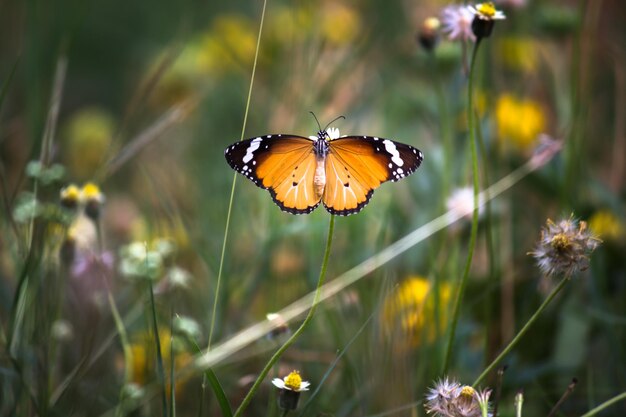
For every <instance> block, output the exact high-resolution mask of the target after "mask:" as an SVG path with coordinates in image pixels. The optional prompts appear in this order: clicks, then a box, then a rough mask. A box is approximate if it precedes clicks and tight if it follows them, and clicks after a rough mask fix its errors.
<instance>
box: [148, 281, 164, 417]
mask: <svg viewBox="0 0 626 417" xmlns="http://www.w3.org/2000/svg"><path fill="white" fill-rule="evenodd" d="M148 288H149V290H150V310H151V312H152V327H153V330H154V343H155V345H156V354H157V376H158V379H159V384H160V385H161V406H162V414H161V415H162V416H164V417H166V416H167V393H166V390H165V368H164V366H163V354H162V353H161V338H160V337H159V325H158V323H157V316H156V305H155V302H154V289H153V288H152V281H151V280H150V281H149V282H148Z"/></svg>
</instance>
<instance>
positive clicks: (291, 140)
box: [224, 135, 320, 214]
mask: <svg viewBox="0 0 626 417" xmlns="http://www.w3.org/2000/svg"><path fill="white" fill-rule="evenodd" d="M313 144H314V141H312V140H311V139H309V138H305V137H302V136H296V135H267V136H263V137H257V138H253V139H247V140H243V141H241V142H237V143H235V144H233V145H231V146H229V147H228V148H226V150H225V151H224V155H225V157H226V161H227V162H228V164H229V165H230V166H231V167H232V168H233V169H234V170H235V171H237V172H239V173H240V174H243V175H245V176H246V177H247V178H248V179H250V180H251V181H252V182H254V184H256V185H257V186H258V187H261V188H263V189H266V190H269V192H270V195H271V196H272V199H273V200H274V202H275V203H276V205H278V207H280V209H281V210H283V211H286V212H289V213H293V214H305V213H310V212H311V211H313V210H314V209H315V208H316V207H317V206H318V205H319V203H320V197H319V196H317V195H316V193H315V189H314V185H313V179H314V175H315V167H316V156H315V154H314V152H313Z"/></svg>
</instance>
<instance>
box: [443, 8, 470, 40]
mask: <svg viewBox="0 0 626 417" xmlns="http://www.w3.org/2000/svg"><path fill="white" fill-rule="evenodd" d="M473 20H474V13H473V12H472V11H471V10H470V9H469V8H468V7H467V6H448V7H446V8H445V9H443V12H442V13H441V23H442V29H441V30H442V31H443V32H444V33H446V34H447V35H448V39H450V40H451V41H455V40H461V41H466V40H468V39H469V40H472V41H475V40H476V37H475V36H474V33H472V21H473Z"/></svg>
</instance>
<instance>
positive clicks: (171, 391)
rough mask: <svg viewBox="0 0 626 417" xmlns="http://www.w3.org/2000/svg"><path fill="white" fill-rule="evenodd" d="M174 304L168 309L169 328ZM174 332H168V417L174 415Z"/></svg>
mask: <svg viewBox="0 0 626 417" xmlns="http://www.w3.org/2000/svg"><path fill="white" fill-rule="evenodd" d="M173 318H174V306H173V305H172V307H171V309H170V329H171V328H172V323H173V322H174V320H173ZM173 342H174V333H170V417H176V381H175V379H174V371H175V368H176V366H175V361H174V346H173Z"/></svg>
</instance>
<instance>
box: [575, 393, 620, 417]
mask: <svg viewBox="0 0 626 417" xmlns="http://www.w3.org/2000/svg"><path fill="white" fill-rule="evenodd" d="M622 400H626V392H622V393H621V394H619V395H616V396H615V397H613V398H611V399H610V400H607V401H605V402H603V403H602V404H600V405H599V406H597V407H596V408H594V409H592V410H589V411H588V412H586V413H585V414H583V415H582V416H580V417H591V416H595V415H597V414H598V413H599V412H600V411H602V410H604V409H606V408H609V407H610V406H612V405H613V404H615V403H617V402H620V401H622Z"/></svg>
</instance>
